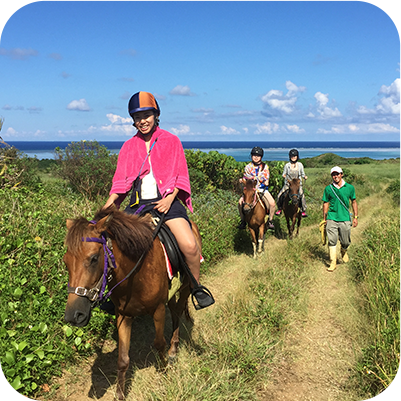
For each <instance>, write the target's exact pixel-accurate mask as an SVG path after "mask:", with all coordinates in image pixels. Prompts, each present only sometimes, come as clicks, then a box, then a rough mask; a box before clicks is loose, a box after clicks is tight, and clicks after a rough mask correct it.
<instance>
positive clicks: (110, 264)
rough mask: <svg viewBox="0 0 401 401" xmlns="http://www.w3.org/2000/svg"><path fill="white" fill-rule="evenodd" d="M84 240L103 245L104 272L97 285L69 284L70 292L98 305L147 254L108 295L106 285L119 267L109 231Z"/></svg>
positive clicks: (154, 236)
mask: <svg viewBox="0 0 401 401" xmlns="http://www.w3.org/2000/svg"><path fill="white" fill-rule="evenodd" d="M164 216H165V215H164V214H163V215H162V217H161V218H160V220H159V222H158V224H157V226H156V228H155V230H154V231H153V240H154V239H155V238H156V236H157V233H158V232H159V230H160V228H161V225H162V224H163V221H164ZM91 223H93V224H96V221H94V220H92V221H91ZM82 241H86V242H98V243H100V244H102V245H103V253H104V266H103V274H102V275H101V276H100V278H99V280H98V282H97V283H96V285H95V286H94V287H93V288H91V289H87V288H85V287H70V284H68V294H75V295H78V296H80V297H84V298H88V299H89V301H91V303H92V304H91V307H92V308H93V307H95V306H97V304H98V303H103V302H105V301H106V300H107V299H108V298H109V297H110V295H111V293H112V292H113V291H114V289H115V288H116V287H118V286H119V285H120V284H121V283H122V282H124V281H125V280H127V279H128V278H129V277H130V276H131V275H132V274H133V273H134V272H135V271H136V270H137V268H138V267H139V265H140V264H141V262H142V260H143V258H144V257H145V255H146V252H143V253H142V255H141V256H140V258H139V259H138V261H137V262H136V264H135V266H134V267H133V268H132V269H131V271H130V272H129V273H128V274H127V275H126V276H125V277H124V278H123V279H122V280H121V281H119V282H118V283H117V284H116V285H115V286H114V287H113V288H112V289H111V290H110V291H109V292H108V293H107V294H106V295H104V294H105V290H106V285H107V283H108V282H110V281H111V280H112V278H113V276H112V274H111V273H112V271H113V269H117V265H116V261H115V258H114V254H113V245H112V243H111V239H110V238H109V237H108V236H107V232H103V233H101V236H100V238H97V237H86V238H82Z"/></svg>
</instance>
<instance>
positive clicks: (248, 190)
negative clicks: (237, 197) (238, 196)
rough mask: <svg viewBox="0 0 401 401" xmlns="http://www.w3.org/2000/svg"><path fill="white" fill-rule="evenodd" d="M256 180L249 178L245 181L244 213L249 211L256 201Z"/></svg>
mask: <svg viewBox="0 0 401 401" xmlns="http://www.w3.org/2000/svg"><path fill="white" fill-rule="evenodd" d="M256 195H257V194H256V180H252V179H248V180H246V181H245V185H244V189H243V199H244V202H243V210H244V213H249V212H250V211H251V210H252V209H253V207H254V206H255V203H256V199H257V198H256Z"/></svg>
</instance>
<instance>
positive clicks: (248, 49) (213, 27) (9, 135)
mask: <svg viewBox="0 0 401 401" xmlns="http://www.w3.org/2000/svg"><path fill="white" fill-rule="evenodd" d="M9 3H10V2H9ZM26 3H27V2H26V1H21V0H16V1H15V2H14V3H13V4H12V5H11V6H10V5H7V6H5V5H4V2H2V5H1V11H0V13H1V14H2V15H3V19H4V16H5V15H6V16H7V15H8V16H7V18H5V20H4V21H0V22H2V24H1V25H0V29H1V28H3V30H2V34H1V41H0V116H2V117H3V118H4V125H3V129H2V131H1V136H2V137H3V139H4V140H6V141H7V140H8V141H19V140H67V141H77V140H81V139H88V140H92V139H95V140H99V141H102V140H116V141H122V140H126V139H128V138H129V137H131V136H132V135H133V134H135V130H134V128H133V127H132V122H131V119H130V117H129V115H128V113H127V103H128V100H129V97H130V96H131V95H132V94H133V93H135V92H137V91H140V90H143V91H148V92H152V93H153V94H155V96H156V98H157V100H158V102H159V105H160V107H161V128H164V129H166V130H168V131H170V132H172V133H175V134H176V135H178V137H179V138H180V139H181V140H183V141H191V140H205V141H212V140H227V141H244V140H250V141H252V140H258V141H281V140H283V141H291V140H298V141H299V140H305V141H308V140H312V141H313V140H327V141H332V140H338V141H349V140H355V141H365V140H366V141H369V140H399V138H400V42H399V35H398V32H397V28H396V25H395V24H394V23H396V24H397V25H398V26H399V24H398V23H399V20H398V21H397V20H396V19H395V18H396V13H395V12H394V11H395V8H396V7H395V6H394V3H395V2H392V1H391V0H390V2H388V1H385V2H381V3H377V4H381V7H382V8H383V9H384V10H386V11H387V12H388V13H389V15H388V14H386V12H384V11H383V10H382V9H380V8H378V7H377V6H376V5H374V4H370V3H365V2H349V1H343V2H325V1H321V2H319V1H317V2H302V1H295V2H269V1H261V2H229V1H227V2H169V1H163V2H129V1H127V2H95V1H89V2H75V1H74V2H70V1H66V2H47V1H46V2H37V3H31V4H27V5H25V6H24V4H26ZM389 3H393V6H392V7H391V4H389ZM383 4H384V5H385V7H384V6H383ZM10 7H11V8H10ZM20 7H21V8H20ZM392 19H393V20H392ZM398 19H400V18H399V17H398Z"/></svg>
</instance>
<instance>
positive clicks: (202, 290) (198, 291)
mask: <svg viewBox="0 0 401 401" xmlns="http://www.w3.org/2000/svg"><path fill="white" fill-rule="evenodd" d="M191 299H192V303H193V304H194V307H195V309H196V310H199V309H203V308H207V307H208V306H210V305H213V304H214V302H215V301H214V298H213V295H212V293H211V292H210V291H209V290H208V289H207V288H206V287H204V286H203V285H199V286H197V287H196V288H194V289H193V290H192V292H191ZM194 299H196V302H197V303H195V300H194Z"/></svg>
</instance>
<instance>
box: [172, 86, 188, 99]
mask: <svg viewBox="0 0 401 401" xmlns="http://www.w3.org/2000/svg"><path fill="white" fill-rule="evenodd" d="M170 95H175V96H193V94H192V93H191V88H190V87H189V86H183V85H177V86H176V87H175V88H173V89H171V91H170Z"/></svg>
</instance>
